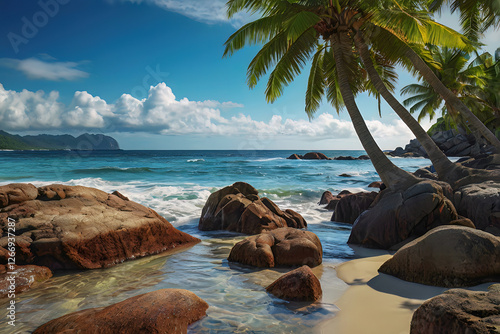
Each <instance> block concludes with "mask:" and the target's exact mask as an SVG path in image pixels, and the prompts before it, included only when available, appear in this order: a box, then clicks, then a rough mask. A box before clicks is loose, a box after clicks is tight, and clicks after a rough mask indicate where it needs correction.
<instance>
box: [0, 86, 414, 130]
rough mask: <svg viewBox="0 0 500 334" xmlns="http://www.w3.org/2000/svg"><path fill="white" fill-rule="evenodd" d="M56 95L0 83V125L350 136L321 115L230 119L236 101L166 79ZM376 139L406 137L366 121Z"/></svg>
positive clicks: (343, 124) (348, 126)
mask: <svg viewBox="0 0 500 334" xmlns="http://www.w3.org/2000/svg"><path fill="white" fill-rule="evenodd" d="M58 100H59V94H58V93H57V92H50V93H49V94H46V93H44V92H43V91H38V92H30V91H27V90H23V91H21V92H16V91H12V90H6V89H5V88H4V87H3V86H2V85H1V84H0V124H2V129H3V130H11V131H27V130H55V129H60V130H71V129H77V130H82V129H87V130H90V131H100V130H101V131H102V130H104V131H106V132H147V133H158V134H163V135H174V136H179V135H198V136H204V137H208V136H226V137H245V136H246V137H248V138H254V137H255V138H287V137H288V138H289V137H300V138H303V139H306V140H307V139H310V140H319V139H339V138H353V137H355V132H354V129H353V126H352V123H351V122H349V121H345V120H339V119H338V118H336V117H335V116H334V115H332V114H329V113H324V114H321V115H319V116H318V117H316V118H315V119H314V120H312V121H308V120H305V119H301V120H293V119H289V118H285V119H284V118H283V117H282V116H281V115H273V116H272V117H271V118H270V119H269V120H267V121H258V120H254V119H252V117H251V116H249V115H245V114H243V113H239V114H238V115H235V116H231V117H224V116H223V115H222V114H221V111H220V110H221V109H222V108H229V107H233V108H239V107H243V106H242V105H241V104H238V103H234V102H218V101H213V100H207V101H190V100H189V99H187V98H182V99H177V97H176V96H175V95H174V93H173V92H172V89H171V88H170V87H168V86H167V85H166V84H165V83H163V82H162V83H159V84H158V85H156V86H151V87H150V89H149V93H148V96H147V98H144V99H137V98H135V97H133V96H131V95H130V94H123V95H122V96H121V97H120V98H118V100H117V101H115V103H113V104H111V103H108V102H106V101H105V100H104V99H102V98H100V97H98V96H93V95H91V94H89V93H88V92H81V91H78V92H76V93H75V94H74V96H73V99H72V101H71V102H70V103H69V104H67V105H66V104H63V103H61V102H59V101H58ZM367 125H368V128H369V129H370V131H371V132H372V133H373V135H374V137H376V138H393V137H398V136H399V137H401V136H403V137H409V138H411V134H409V131H408V130H407V128H406V126H405V125H404V124H403V123H402V122H401V121H394V122H393V123H391V124H386V123H383V122H381V121H378V120H375V121H367Z"/></svg>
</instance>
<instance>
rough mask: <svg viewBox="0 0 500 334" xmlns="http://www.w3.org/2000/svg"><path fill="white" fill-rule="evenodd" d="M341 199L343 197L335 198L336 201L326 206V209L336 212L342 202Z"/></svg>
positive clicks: (333, 200)
mask: <svg viewBox="0 0 500 334" xmlns="http://www.w3.org/2000/svg"><path fill="white" fill-rule="evenodd" d="M340 198H341V197H335V198H334V199H332V200H331V201H330V202H329V203H328V204H327V205H326V206H325V209H327V210H328V211H335V209H336V208H337V204H339V202H340Z"/></svg>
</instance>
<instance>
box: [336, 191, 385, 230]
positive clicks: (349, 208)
mask: <svg viewBox="0 0 500 334" xmlns="http://www.w3.org/2000/svg"><path fill="white" fill-rule="evenodd" d="M377 195H378V193H377V192H375V191H372V192H369V193H367V192H359V193H355V194H348V195H345V196H342V197H341V198H340V200H339V202H338V203H337V206H336V208H335V212H334V213H333V216H332V219H331V220H332V221H336V222H340V223H348V224H353V223H354V222H355V221H356V219H357V218H358V217H359V215H360V214H361V213H362V212H364V211H365V210H367V209H368V208H369V207H370V205H371V204H372V203H373V201H374V200H375V198H376V197H377Z"/></svg>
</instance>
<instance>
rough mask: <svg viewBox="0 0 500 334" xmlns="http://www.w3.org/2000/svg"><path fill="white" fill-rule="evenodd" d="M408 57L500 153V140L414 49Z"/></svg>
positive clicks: (428, 80)
mask: <svg viewBox="0 0 500 334" xmlns="http://www.w3.org/2000/svg"><path fill="white" fill-rule="evenodd" d="M406 56H407V57H408V59H409V60H410V61H411V62H412V64H413V66H415V68H416V69H417V70H418V71H419V72H420V74H421V75H422V76H423V77H424V79H425V80H426V81H427V82H428V83H429V84H430V85H431V86H432V88H434V90H435V91H436V92H437V93H438V94H439V95H441V96H442V97H443V99H444V100H445V101H446V102H447V103H449V104H450V105H451V106H452V107H453V108H455V109H456V110H457V111H459V112H460V113H462V115H463V116H464V117H465V118H466V119H467V120H468V121H469V124H468V125H469V127H471V130H472V131H477V132H479V133H481V134H482V135H483V136H484V138H486V140H487V141H489V142H490V143H491V144H492V145H493V146H495V148H496V150H497V151H500V140H498V138H497V137H496V136H495V135H494V134H493V133H492V132H491V131H490V130H489V129H488V128H487V127H486V126H485V125H484V124H483V122H481V121H480V120H479V119H478V118H477V117H476V115H474V114H473V113H472V111H470V110H469V108H467V106H466V105H465V104H463V103H462V101H460V99H459V98H458V97H457V96H456V95H455V94H453V92H451V91H450V90H449V89H448V88H446V86H445V85H444V84H443V83H442V82H441V81H440V80H439V78H438V77H437V76H436V75H435V74H434V73H433V72H432V70H431V69H430V68H429V67H428V66H427V64H425V62H424V61H423V60H422V58H420V56H419V55H418V54H417V53H416V52H415V51H414V50H413V49H412V48H410V47H409V48H408V49H407V51H406Z"/></svg>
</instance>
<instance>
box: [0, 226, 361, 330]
mask: <svg viewBox="0 0 500 334" xmlns="http://www.w3.org/2000/svg"><path fill="white" fill-rule="evenodd" d="M180 229H181V230H184V231H186V232H189V233H191V234H193V235H195V236H197V237H199V238H201V239H202V242H201V243H199V244H197V245H195V246H193V247H192V248H188V249H184V250H178V251H177V252H176V253H169V254H160V255H155V256H150V257H146V258H142V259H137V260H134V261H128V262H125V263H122V264H120V265H117V266H114V267H111V268H107V269H99V270H91V271H79V272H65V273H59V274H56V275H55V276H54V277H53V278H52V279H50V280H48V281H47V282H45V283H43V284H42V285H41V286H39V287H38V288H35V289H33V290H31V291H28V292H25V293H22V294H19V295H18V296H17V319H18V322H17V323H16V333H30V332H32V331H33V330H34V329H35V328H37V327H38V326H40V325H41V324H43V323H45V322H47V321H49V320H51V319H54V318H57V317H60V316H62V315H64V314H68V313H70V312H75V311H78V310H82V309H86V308H91V307H102V306H108V305H110V304H113V303H117V302H119V301H122V300H124V299H127V298H130V297H132V296H135V295H138V294H142V293H146V292H150V291H154V290H158V289H163V288H181V289H188V290H190V291H192V292H194V293H195V294H197V295H198V296H199V297H200V298H202V299H204V300H205V301H207V302H208V303H209V305H210V308H209V309H208V311H207V317H205V318H203V319H202V320H201V321H199V322H197V323H195V324H193V325H192V326H191V327H190V329H189V331H190V332H193V333H209V332H214V331H221V332H234V333H304V332H309V331H310V329H311V328H312V327H313V326H315V325H316V324H318V322H320V321H323V320H325V319H328V318H331V317H333V316H334V314H335V312H336V311H337V308H336V307H335V305H334V302H335V299H336V298H337V297H338V295H339V294H340V293H341V291H342V288H343V285H342V284H343V283H342V284H340V283H339V281H340V280H339V279H338V278H337V277H336V274H335V269H334V266H333V264H334V263H338V262H341V261H343V260H344V259H345V258H346V257H350V256H351V255H350V254H352V250H350V249H349V247H348V246H347V245H345V241H346V240H347V236H348V233H349V228H346V226H344V225H338V224H335V223H330V222H325V223H322V224H314V225H311V226H310V227H309V229H310V230H311V231H313V232H315V233H316V234H317V235H318V236H319V237H320V239H321V241H322V243H323V247H324V249H325V256H324V264H323V265H321V266H318V267H316V268H314V269H313V271H314V273H315V274H316V275H317V276H318V278H319V279H320V281H321V283H322V286H323V290H324V297H323V299H322V300H321V302H317V303H313V304H307V303H305V304H304V303H297V302H286V301H283V300H280V299H278V298H276V297H274V296H272V295H270V294H268V293H267V292H266V291H265V288H266V287H267V286H268V285H269V284H271V283H272V282H273V281H274V280H276V279H277V278H278V277H279V276H281V275H282V274H283V273H285V272H288V271H289V270H290V269H288V268H272V269H256V268H254V267H250V266H245V265H240V264H235V263H228V261H227V256H228V255H229V252H230V250H231V248H232V246H233V245H234V244H235V243H236V242H238V241H240V240H242V239H243V238H244V237H245V236H243V235H239V234H236V233H228V232H222V233H221V232H220V231H217V232H200V231H197V229H196V225H194V224H193V223H192V222H191V223H189V224H188V225H185V226H181V227H180ZM4 303H5V301H4ZM4 305H5V304H2V306H1V307H4ZM10 330H11V328H9V326H8V325H7V324H1V325H0V332H6V333H7V332H10Z"/></svg>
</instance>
